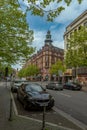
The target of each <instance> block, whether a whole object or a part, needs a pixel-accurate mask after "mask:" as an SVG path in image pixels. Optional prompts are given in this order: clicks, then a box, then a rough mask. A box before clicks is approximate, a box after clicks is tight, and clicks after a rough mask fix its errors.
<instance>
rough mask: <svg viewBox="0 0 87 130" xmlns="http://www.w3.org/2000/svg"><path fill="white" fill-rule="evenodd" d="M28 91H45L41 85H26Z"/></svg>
mask: <svg viewBox="0 0 87 130" xmlns="http://www.w3.org/2000/svg"><path fill="white" fill-rule="evenodd" d="M26 91H27V92H28V91H33V92H41V91H43V88H42V87H41V86H40V85H37V84H27V85H26Z"/></svg>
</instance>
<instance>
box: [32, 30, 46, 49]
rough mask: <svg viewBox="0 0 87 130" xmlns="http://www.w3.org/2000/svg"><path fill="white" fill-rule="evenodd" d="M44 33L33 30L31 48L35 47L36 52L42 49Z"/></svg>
mask: <svg viewBox="0 0 87 130" xmlns="http://www.w3.org/2000/svg"><path fill="white" fill-rule="evenodd" d="M45 35H46V32H45V31H36V30H34V41H33V46H34V47H36V49H37V50H39V49H40V48H42V46H44V40H45Z"/></svg>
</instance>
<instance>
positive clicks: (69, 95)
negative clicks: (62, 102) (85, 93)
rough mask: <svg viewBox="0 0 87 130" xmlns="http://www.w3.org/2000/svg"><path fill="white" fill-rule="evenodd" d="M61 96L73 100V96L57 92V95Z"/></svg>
mask: <svg viewBox="0 0 87 130" xmlns="http://www.w3.org/2000/svg"><path fill="white" fill-rule="evenodd" d="M59 94H60V95H63V96H66V97H69V98H71V95H68V94H65V93H62V92H60V93H58V92H57V95H59Z"/></svg>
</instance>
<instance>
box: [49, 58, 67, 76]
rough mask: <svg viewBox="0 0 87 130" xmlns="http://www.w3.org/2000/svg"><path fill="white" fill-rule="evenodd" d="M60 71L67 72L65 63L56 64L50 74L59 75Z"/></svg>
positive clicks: (58, 62)
mask: <svg viewBox="0 0 87 130" xmlns="http://www.w3.org/2000/svg"><path fill="white" fill-rule="evenodd" d="M58 71H62V72H64V71H65V66H64V65H63V62H62V61H60V60H58V61H57V62H56V63H55V64H53V65H52V66H51V68H50V73H51V74H56V75H58Z"/></svg>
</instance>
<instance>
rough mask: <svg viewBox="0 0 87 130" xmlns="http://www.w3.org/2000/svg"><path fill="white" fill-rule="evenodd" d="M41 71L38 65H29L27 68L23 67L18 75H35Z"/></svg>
mask: <svg viewBox="0 0 87 130" xmlns="http://www.w3.org/2000/svg"><path fill="white" fill-rule="evenodd" d="M38 73H39V68H38V67H37V66H36V65H29V66H28V67H27V68H22V69H21V70H20V71H19V73H18V76H19V77H27V76H34V75H37V74H38Z"/></svg>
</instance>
